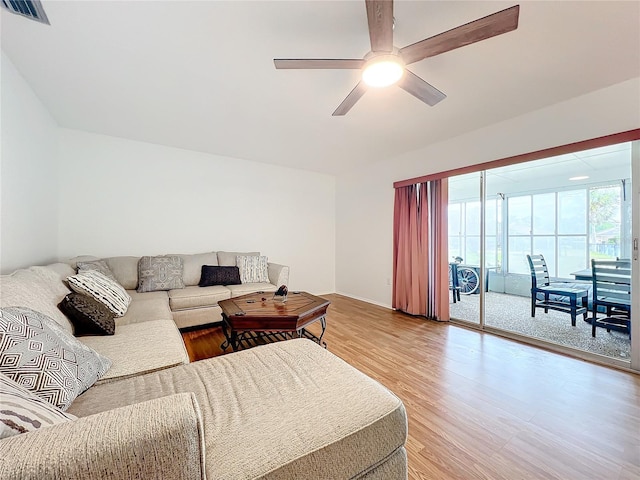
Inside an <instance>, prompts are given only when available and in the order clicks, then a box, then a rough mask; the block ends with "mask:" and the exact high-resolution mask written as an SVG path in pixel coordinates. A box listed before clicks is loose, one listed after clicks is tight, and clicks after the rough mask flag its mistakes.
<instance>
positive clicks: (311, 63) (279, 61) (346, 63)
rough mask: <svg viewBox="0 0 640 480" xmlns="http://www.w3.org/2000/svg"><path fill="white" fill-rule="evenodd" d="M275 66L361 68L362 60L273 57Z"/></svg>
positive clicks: (279, 67)
mask: <svg viewBox="0 0 640 480" xmlns="http://www.w3.org/2000/svg"><path fill="white" fill-rule="evenodd" d="M273 63H274V64H275V66H276V68H278V69H281V68H327V69H329V68H354V69H358V68H362V66H363V65H364V60H362V59H347V58H286V59H285V58H274V59H273Z"/></svg>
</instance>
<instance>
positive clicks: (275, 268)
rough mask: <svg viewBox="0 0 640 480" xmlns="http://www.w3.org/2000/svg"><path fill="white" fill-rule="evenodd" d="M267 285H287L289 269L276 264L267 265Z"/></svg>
mask: <svg viewBox="0 0 640 480" xmlns="http://www.w3.org/2000/svg"><path fill="white" fill-rule="evenodd" d="M267 268H268V274H269V283H273V284H274V285H275V286H277V287H279V286H281V285H287V286H288V285H289V267H287V266H286V265H278V264H277V263H267Z"/></svg>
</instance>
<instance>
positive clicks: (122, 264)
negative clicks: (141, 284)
mask: <svg viewBox="0 0 640 480" xmlns="http://www.w3.org/2000/svg"><path fill="white" fill-rule="evenodd" d="M139 260H140V257H109V258H105V259H104V261H105V262H107V265H109V268H110V269H111V271H112V272H113V275H114V276H115V277H116V280H118V283H119V284H120V285H122V286H123V287H124V288H125V289H127V290H135V289H136V288H138V261H139Z"/></svg>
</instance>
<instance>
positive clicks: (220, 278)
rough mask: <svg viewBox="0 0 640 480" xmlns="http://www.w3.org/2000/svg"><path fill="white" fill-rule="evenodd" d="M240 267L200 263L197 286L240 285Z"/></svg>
mask: <svg viewBox="0 0 640 480" xmlns="http://www.w3.org/2000/svg"><path fill="white" fill-rule="evenodd" d="M241 283H242V280H240V269H239V268H238V267H218V266H213V265H202V274H201V275H200V282H198V286H199V287H212V286H214V285H240V284H241Z"/></svg>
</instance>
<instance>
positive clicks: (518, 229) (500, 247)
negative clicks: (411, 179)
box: [449, 142, 640, 367]
mask: <svg viewBox="0 0 640 480" xmlns="http://www.w3.org/2000/svg"><path fill="white" fill-rule="evenodd" d="M638 149H640V147H639V142H633V143H632V142H627V143H621V144H616V145H609V146H606V147H600V148H595V149H589V150H584V151H581V152H575V153H571V154H565V155H560V156H556V157H550V158H545V159H540V160H535V161H531V162H527V163H521V164H516V165H510V166H505V167H499V168H494V169H490V170H487V171H484V172H477V173H472V174H465V175H461V176H458V177H455V176H454V177H450V179H449V185H450V198H449V222H450V224H449V248H450V253H449V256H450V257H459V258H462V259H463V260H461V261H460V262H459V263H460V264H461V265H458V271H459V270H460V267H461V266H462V267H463V268H464V267H465V266H467V267H469V266H472V267H474V269H475V271H476V273H477V274H478V276H479V283H480V288H479V289H478V290H477V292H476V294H475V295H476V296H475V297H472V296H469V295H467V296H464V295H463V296H461V298H460V300H459V301H456V303H455V304H454V303H453V299H452V303H451V317H452V319H459V320H462V321H465V322H471V323H473V324H475V325H477V326H478V327H479V328H484V329H487V330H492V331H496V332H502V333H503V334H507V335H509V336H514V337H517V338H519V339H529V340H528V341H532V342H533V343H537V344H544V345H546V346H548V347H550V348H554V349H558V350H560V351H572V352H574V354H577V355H578V356H583V357H584V356H586V357H588V358H594V359H598V360H600V361H605V362H609V363H615V364H617V365H620V366H630V360H631V351H632V345H631V344H632V338H631V337H632V335H630V334H629V331H628V330H625V329H624V328H623V329H621V330H611V331H607V330H606V329H604V328H596V334H595V337H594V336H592V326H591V318H592V316H593V312H592V309H591V303H592V296H593V292H592V290H593V288H592V287H593V285H592V283H593V282H592V276H591V260H596V261H600V260H616V259H631V258H632V257H633V256H634V250H633V248H634V245H633V241H634V240H633V239H634V238H637V235H638V226H637V224H638V223H640V221H639V219H640V214H639V212H638V208H639V207H638V205H637V204H638V203H640V191H639V190H640V189H635V190H633V188H632V186H633V185H634V184H636V185H637V184H640V181H636V182H633V181H632V178H634V175H635V178H638V177H637V175H639V174H640V173H639V172H638V171H639V170H640V167H639V166H638V165H635V167H634V175H632V165H633V162H636V163H637V162H639V161H640V160H638V156H640V153H638V152H637V150H638ZM634 191H635V192H638V193H637V194H636V197H638V198H636V199H635V201H636V204H634V195H633V193H632V192H634ZM480 192H482V195H480ZM634 212H635V215H634ZM634 219H635V221H634ZM481 220H483V222H484V223H483V224H479V222H480V221H481ZM481 225H482V227H483V228H480V226H481ZM481 234H482V235H481ZM480 247H482V248H480ZM534 255H542V261H543V262H544V266H545V268H546V271H547V275H548V281H549V282H550V283H552V284H555V285H559V287H558V288H560V287H562V288H565V291H567V290H566V289H569V290H568V291H569V292H573V291H576V292H579V293H577V294H576V295H577V296H578V297H579V300H578V301H577V302H578V305H577V307H576V308H572V307H571V300H570V297H562V296H558V297H557V298H556V297H553V296H552V297H550V300H552V301H554V302H555V301H557V302H558V305H557V306H559V308H558V309H548V310H547V311H546V312H545V309H544V308H534V309H533V310H532V301H533V300H534V299H532V296H531V288H532V286H533V282H534V276H532V271H531V265H532V264H531V263H530V262H529V258H528V257H532V256H534ZM635 255H636V256H637V253H636V254H635ZM452 260H453V258H452ZM637 264H638V262H637V260H634V261H633V262H632V266H633V268H634V269H635V270H637ZM480 265H484V268H480ZM458 276H459V275H458ZM537 281H538V282H539V280H537ZM635 285H638V284H637V283H636V284H635ZM637 290H638V288H635V291H637ZM581 292H584V298H587V299H588V300H587V304H586V305H585V306H584V307H585V309H588V310H587V311H588V313H586V314H585V313H584V312H585V309H581V308H580V307H581V306H582V305H581V303H582V298H583V293H581ZM634 294H635V295H637V292H634ZM578 297H577V298H578ZM540 299H542V300H544V299H545V297H544V296H542V297H540V298H538V300H540ZM547 300H549V299H547ZM635 301H637V300H635ZM635 305H637V303H636V304H635ZM565 306H566V308H565ZM572 311H573V314H572ZM625 311H628V309H626V310H625V309H623V310H622V311H621V312H620V311H618V312H615V314H616V315H617V314H621V315H622V316H624V315H625ZM637 311H638V310H637V309H635V312H637ZM576 312H577V314H576ZM635 312H634V311H633V309H632V313H635ZM609 314H611V312H608V311H602V312H601V311H597V312H596V315H597V316H598V318H600V317H601V316H605V317H606V316H607V315H609ZM628 315H629V317H630V319H629V322H630V323H634V322H635V323H637V320H634V319H635V318H637V313H636V314H634V315H632V314H628ZM572 316H575V317H576V319H575V322H574V321H572V320H573V319H572ZM574 323H575V325H574ZM639 329H640V326H636V327H635V331H637V330H639ZM631 330H632V331H634V329H633V328H632V329H631ZM638 341H640V340H639V339H636V340H634V344H636V345H637V343H636V342H638ZM634 358H635V357H634ZM634 364H638V366H639V367H640V358H638V359H635V360H634Z"/></svg>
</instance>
